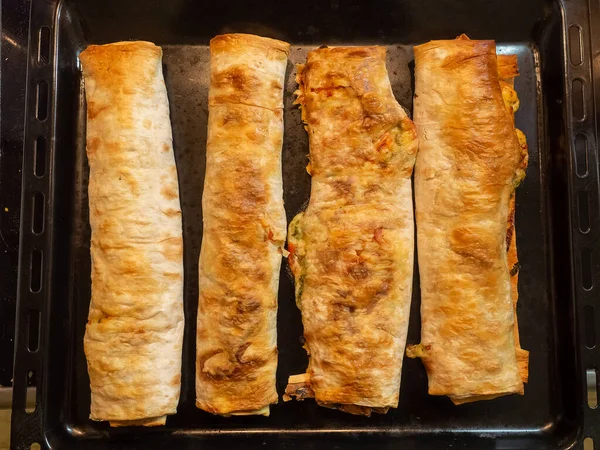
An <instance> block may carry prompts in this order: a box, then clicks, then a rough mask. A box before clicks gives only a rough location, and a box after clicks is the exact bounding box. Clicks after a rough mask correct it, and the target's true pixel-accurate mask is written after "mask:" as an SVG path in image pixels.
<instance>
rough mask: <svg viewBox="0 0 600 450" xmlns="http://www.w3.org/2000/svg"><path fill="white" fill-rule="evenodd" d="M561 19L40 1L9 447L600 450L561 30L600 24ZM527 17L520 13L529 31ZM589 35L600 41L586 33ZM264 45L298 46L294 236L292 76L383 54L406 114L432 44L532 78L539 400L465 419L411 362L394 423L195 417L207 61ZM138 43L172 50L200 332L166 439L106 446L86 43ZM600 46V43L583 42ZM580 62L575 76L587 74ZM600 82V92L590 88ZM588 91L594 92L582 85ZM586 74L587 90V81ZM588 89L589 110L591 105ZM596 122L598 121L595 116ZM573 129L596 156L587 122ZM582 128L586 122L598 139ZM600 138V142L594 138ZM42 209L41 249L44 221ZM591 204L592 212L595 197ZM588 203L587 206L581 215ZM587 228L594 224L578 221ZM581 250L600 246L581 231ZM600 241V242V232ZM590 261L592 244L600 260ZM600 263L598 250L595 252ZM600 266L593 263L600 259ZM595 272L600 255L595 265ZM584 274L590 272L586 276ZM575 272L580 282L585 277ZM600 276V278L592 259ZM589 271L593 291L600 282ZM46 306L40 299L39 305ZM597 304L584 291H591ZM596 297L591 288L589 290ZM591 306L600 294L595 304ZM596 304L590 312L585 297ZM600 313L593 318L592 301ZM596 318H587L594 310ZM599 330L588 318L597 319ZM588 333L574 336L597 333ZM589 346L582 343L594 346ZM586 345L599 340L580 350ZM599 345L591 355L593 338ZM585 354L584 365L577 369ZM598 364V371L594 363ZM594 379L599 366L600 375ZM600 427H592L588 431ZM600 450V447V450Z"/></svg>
mask: <svg viewBox="0 0 600 450" xmlns="http://www.w3.org/2000/svg"><path fill="white" fill-rule="evenodd" d="M568 3H569V6H568V7H567V9H566V10H564V9H563V6H562V5H561V4H560V3H558V2H555V1H551V0H532V1H529V2H520V1H517V0H508V1H506V0H505V1H491V0H486V1H476V0H471V1H467V0H465V1H462V2H457V1H455V0H444V1H431V2H429V1H418V2H417V1H412V0H395V1H392V0H386V1H380V2H373V1H371V2H369V1H359V0H351V1H344V0H331V1H330V2H321V1H316V0H315V1H309V2H304V3H303V5H302V6H301V7H299V6H297V5H292V4H289V5H288V4H287V3H286V2H279V1H275V0H266V1H264V2H262V4H261V6H260V7H258V6H256V5H255V4H254V3H253V2H242V1H241V0H240V1H237V0H235V1H229V2H222V3H218V2H196V1H191V0H189V1H188V0H176V1H171V2H159V1H145V2H141V1H128V2H120V1H116V0H107V1H102V2H99V1H78V2H64V3H62V4H61V5H60V6H58V10H57V5H56V4H55V3H54V2H53V1H42V0H34V2H33V6H32V19H31V20H32V21H31V38H30V48H29V54H30V59H31V60H30V64H29V76H28V89H29V91H28V102H27V105H28V108H29V110H28V113H27V132H26V142H25V148H26V151H25V156H24V162H23V171H24V172H23V173H24V177H25V183H24V185H23V186H24V191H23V211H26V212H28V213H27V214H25V213H24V214H23V224H22V249H21V260H20V261H21V263H20V272H19V273H20V297H19V327H18V331H17V333H18V345H17V347H18V348H17V358H16V367H15V376H16V378H15V401H14V409H13V443H14V446H15V448H29V445H30V444H31V443H32V442H34V441H37V442H39V443H41V444H43V445H46V446H48V447H56V448H61V449H62V448H126V447H127V448H137V447H139V448H196V447H198V448H217V447H219V446H222V445H229V446H232V448H302V449H305V448H363V447H365V446H367V447H369V448H390V449H391V448H400V447H401V448H404V449H417V448H418V449H424V448H432V449H440V448H446V447H448V446H450V445H452V446H453V447H454V448H469V449H477V450H481V449H487V448H490V449H491V448H567V447H570V446H572V445H577V446H581V445H582V441H583V437H585V436H588V435H592V436H594V434H593V433H594V431H595V428H594V427H592V420H593V417H592V416H591V414H596V412H595V411H592V410H590V409H589V408H588V407H587V405H585V401H586V400H585V399H586V394H587V392H586V390H585V389H586V387H585V383H584V381H583V380H584V379H583V374H584V373H585V368H586V367H585V366H583V365H581V364H580V363H581V362H582V361H583V360H584V359H585V361H586V362H589V361H592V359H591V356H587V355H584V356H582V353H585V349H584V346H580V345H579V343H580V340H579V335H578V333H579V332H580V330H581V329H582V326H581V324H579V325H580V326H579V327H578V321H577V314H578V312H579V313H581V312H582V311H583V310H581V309H579V306H580V305H579V303H578V301H577V300H578V299H579V298H580V294H581V289H580V288H579V287H580V286H581V284H582V279H581V275H580V274H582V273H585V274H586V275H585V280H583V282H584V284H585V283H588V284H589V282H590V280H589V279H588V278H590V277H591V282H592V285H593V280H594V277H595V276H596V274H598V273H599V272H600V268H599V267H596V266H593V267H589V268H583V267H579V266H578V264H580V261H579V260H578V259H577V258H575V259H574V260H572V255H579V253H577V251H578V250H579V249H580V247H576V246H577V245H578V241H577V239H578V238H573V239H571V231H572V229H575V230H576V229H577V226H578V225H577V223H578V222H574V221H572V220H571V219H570V218H574V219H573V220H580V219H579V218H581V217H582V216H581V214H580V213H581V211H580V210H579V209H578V207H577V206H575V205H576V204H578V203H577V202H575V203H574V202H573V201H570V199H571V198H573V199H575V198H578V197H576V196H574V195H576V194H575V187H574V184H573V183H572V179H573V175H572V170H573V165H572V164H571V161H572V158H571V153H570V151H571V148H572V145H571V139H572V136H571V131H567V130H568V129H570V128H569V126H567V124H570V121H571V120H572V117H571V114H572V112H573V111H575V112H576V113H579V111H580V109H579V108H580V105H575V106H574V107H571V103H570V102H569V100H570V95H571V94H570V91H569V92H565V89H564V86H570V84H568V81H569V78H568V77H570V76H571V74H570V72H569V71H568V68H566V65H567V64H569V62H568V61H567V55H566V53H565V50H563V49H564V48H565V47H564V45H565V44H566V42H565V36H564V33H565V30H568V28H565V24H564V23H563V17H566V20H567V22H568V21H569V20H571V21H572V20H575V18H577V20H583V21H585V24H584V25H582V26H581V29H582V30H583V32H585V30H587V29H589V17H588V13H587V11H583V10H582V11H578V10H576V11H575V13H574V14H575V15H573V13H572V12H571V11H573V10H574V9H576V7H574V6H572V5H573V4H575V5H582V4H585V2H583V1H578V0H569V2H568ZM517 11H518V13H517ZM43 26H47V27H49V29H50V30H51V35H52V36H53V40H52V43H51V44H52V45H51V47H52V48H51V50H50V58H49V61H50V62H49V63H48V64H44V63H42V64H39V63H38V62H36V58H37V54H38V49H37V42H38V38H37V36H38V34H37V33H38V31H39V29H40V27H43ZM586 27H587V28H586ZM231 31H239V32H253V33H258V34H262V35H267V36H271V37H276V38H281V39H284V40H287V41H289V42H291V44H292V52H291V55H290V64H289V65H288V74H287V82H286V93H285V108H286V109H285V136H284V146H283V174H284V200H285V206H286V212H287V216H288V220H290V219H291V218H292V217H293V216H294V215H295V214H296V213H297V212H298V211H299V210H300V209H301V208H302V207H303V206H304V205H305V203H306V201H307V199H308V195H309V187H310V178H309V176H308V174H307V173H306V171H305V169H304V168H305V166H306V163H307V159H306V154H307V153H308V141H307V136H306V133H305V131H304V130H303V127H302V125H301V122H300V114H299V110H298V109H296V108H295V107H293V105H292V102H293V96H292V95H293V91H294V90H295V88H296V85H295V82H294V67H293V64H295V63H299V62H303V61H304V59H305V56H306V52H307V51H308V50H309V49H311V48H314V47H315V46H318V45H321V44H344V45H361V44H367V43H379V44H382V45H386V46H387V48H388V70H389V74H390V79H391V81H392V85H393V89H394V93H395V95H396V98H397V99H398V101H399V102H400V103H401V104H402V105H403V106H404V107H405V108H407V109H408V110H410V109H411V108H412V89H413V75H412V68H411V65H412V45H414V44H416V43H420V42H423V41H426V40H429V39H436V38H453V37H455V36H456V35H458V34H460V33H463V32H465V33H467V34H469V35H470V36H471V37H472V38H475V39H483V38H491V39H496V40H497V41H498V42H499V50H500V51H501V52H503V53H516V54H517V55H518V57H519V67H520V71H521V76H520V77H519V78H517V80H516V89H517V92H518V93H519V96H520V99H521V109H520V110H519V112H518V113H517V116H516V122H517V126H518V127H519V128H521V129H522V130H523V131H524V132H525V134H526V135H527V138H528V142H529V147H530V162H529V168H528V171H527V178H526V179H525V181H524V183H523V185H522V186H521V187H520V188H519V190H518V191H517V218H516V226H517V243H518V246H519V254H520V260H521V272H520V286H519V290H520V302H519V310H518V315H519V324H520V330H521V339H522V345H523V347H524V348H526V349H528V350H529V351H530V352H531V361H530V382H529V384H528V385H527V386H526V389H525V395H524V396H522V397H520V396H509V397H504V398H500V399H496V400H493V401H488V402H478V403H473V404H467V405H462V406H460V407H455V406H453V405H452V403H451V402H450V401H449V400H448V399H447V398H439V397H432V396H428V395H427V378H426V374H425V370H424V368H423V367H422V364H421V363H420V362H419V361H417V360H405V363H404V369H403V377H402V387H401V392H400V405H399V407H398V409H397V410H392V411H390V412H389V413H388V414H387V415H375V416H373V417H371V418H366V417H357V416H351V415H347V414H344V413H341V412H339V411H334V410H328V409H325V408H319V407H317V406H316V404H315V403H314V402H312V401H305V402H289V403H282V402H280V403H279V404H278V405H277V406H275V407H273V408H272V411H271V416H270V417H268V418H264V417H232V418H222V417H215V416H212V415H210V414H207V413H204V412H202V411H200V410H198V409H196V408H195V406H194V342H195V317H196V302H197V281H198V279H197V264H198V263H197V260H198V254H199V248H200V242H201V238H202V220H201V218H202V211H201V196H202V185H203V178H204V163H205V159H204V151H205V143H206V128H207V113H208V107H207V93H208V82H209V80H208V70H209V69H208V61H209V53H208V47H207V44H208V41H209V39H210V38H211V37H212V36H214V35H215V34H218V33H222V32H231ZM128 39H146V40H152V41H154V42H156V43H157V44H159V45H162V46H163V49H164V59H163V62H164V67H165V79H166V84H167V90H168V94H169V100H170V108H171V121H172V124H173V134H174V148H175V157H176V161H177V166H178V173H179V182H180V187H181V201H182V211H183V224H184V246H185V250H184V263H185V273H186V277H185V291H184V294H185V295H184V301H185V312H186V330H185V340H184V355H183V369H182V373H183V379H182V395H181V402H180V405H179V409H178V414H177V415H175V416H172V417H169V419H168V421H167V425H166V427H162V428H156V429H111V428H109V427H108V425H107V424H105V423H94V422H92V421H90V420H89V419H88V415H89V396H90V391H89V384H88V382H89V380H88V377H87V371H86V364H85V357H84V354H83V345H82V340H83V333H84V330H85V323H86V317H87V310H88V305H89V298H90V255H89V237H90V229H89V223H88V205H87V180H88V167H87V161H86V158H85V104H84V97H83V87H82V83H81V76H80V72H79V68H78V61H77V55H78V53H79V52H80V51H81V50H82V49H83V48H85V46H86V45H88V44H89V43H104V42H112V41H118V40H128ZM588 39H589V35H588ZM590 55H591V53H590V52H589V48H586V49H585V53H584V54H583V57H582V58H583V61H582V62H581V63H580V65H578V66H577V67H583V66H586V67H589V58H590ZM590 73H591V72H590ZM584 75H585V74H584ZM584 75H582V74H578V75H577V76H578V77H579V79H582V80H584V81H588V82H589V80H590V78H589V77H590V74H588V75H587V78H585V76H584ZM40 81H46V82H47V83H48V84H49V86H50V87H51V89H50V92H49V97H48V102H49V105H48V112H49V113H48V117H47V118H46V119H45V120H39V119H37V118H36V117H35V111H36V110H39V107H38V105H37V104H36V101H37V100H36V99H37V97H38V96H37V95H35V92H36V89H37V84H38V82H40ZM589 89H591V88H590V86H589V85H586V88H585V90H584V96H583V97H584V99H587V98H589V94H590V90H589ZM586 108H587V109H586ZM583 109H584V111H587V114H588V115H587V116H586V118H584V120H580V124H581V125H578V126H579V127H580V128H582V129H583V130H584V131H582V132H588V133H590V135H589V141H591V142H592V143H594V142H595V134H594V133H595V129H593V127H592V125H593V124H592V123H591V122H590V121H589V120H588V119H589V118H590V117H593V118H594V119H595V116H594V114H593V104H592V106H591V107H590V106H583ZM586 120H587V121H586ZM594 124H595V122H594ZM39 136H44V137H45V138H46V139H47V142H48V143H49V144H48V150H47V153H48V162H49V164H48V168H47V170H46V172H45V174H44V175H43V176H41V177H40V176H35V175H33V172H34V167H35V161H34V158H33V149H34V146H35V142H36V140H37V139H38V137H39ZM588 153H589V155H590V156H589V161H588V169H589V170H588V174H587V175H586V177H587V178H586V180H587V183H588V184H587V186H592V187H593V188H594V189H596V186H597V185H596V183H597V175H596V173H597V170H596V160H595V158H592V157H593V156H594V155H595V145H590V147H589V148H588ZM594 189H590V190H589V192H590V194H589V197H588V199H589V198H591V199H592V200H591V201H589V202H588V208H587V209H586V210H587V211H588V215H589V217H588V225H589V226H588V228H590V229H592V228H593V229H594V230H595V228H594V227H596V226H597V224H598V221H599V219H598V205H597V195H596V194H592V193H591V192H592V191H593V190H594ZM36 193H43V194H44V196H45V197H44V199H45V200H44V208H45V209H44V214H43V216H42V217H41V219H39V218H38V219H39V220H42V223H43V224H44V226H43V230H42V231H41V232H40V233H37V234H36V233H33V231H32V230H31V228H32V225H33V223H34V222H35V220H34V217H32V216H33V213H29V211H33V207H32V201H33V198H34V196H35V194H36ZM582 199H583V197H582ZM582 199H580V203H581V201H583V200H582ZM583 219H584V220H585V217H583ZM584 231H585V233H580V234H581V235H582V236H583V235H586V233H587V235H589V233H590V232H589V231H587V229H586V230H584ZM594 232H596V231H594ZM590 245H591V244H590ZM594 245H595V246H598V244H594ZM589 248H590V250H593V249H594V248H595V247H594V246H593V245H591V246H590V247H589ZM35 251H39V252H41V253H42V255H43V256H42V258H41V262H40V263H41V266H40V267H41V280H40V283H39V284H40V290H39V292H33V291H36V289H35V284H36V283H37V281H32V280H36V275H35V267H34V266H35V264H33V265H32V263H31V261H33V260H34V259H32V254H33V253H32V252H35ZM597 255H599V256H600V253H597ZM586 257H587V256H586ZM572 261H573V262H572ZM592 261H595V263H596V264H598V259H595V260H594V259H592ZM588 271H589V273H590V274H591V275H590V277H588V276H587V275H588ZM32 286H33V289H32ZM585 286H586V287H589V286H587V284H585ZM591 291H593V288H592V289H591ZM585 292H590V290H589V289H588V291H585ZM591 295H593V294H590V296H591ZM589 301H591V300H589ZM419 303H420V302H419V289H418V273H415V286H414V295H413V304H412V310H411V319H410V329H409V338H408V339H409V342H411V343H416V342H419V328H420V317H419ZM31 311H39V313H40V314H41V321H40V323H41V331H40V339H39V350H37V351H30V350H29V349H28V345H29V346H31V342H30V341H31V336H30V329H31V319H30V314H31ZM587 311H589V310H587ZM592 311H593V310H592ZM582 318H583V317H582V316H580V320H579V322H581V320H582ZM592 323H593V322H592ZM581 333H583V331H581ZM278 335H279V337H278V347H279V369H278V390H279V392H280V393H282V392H283V388H284V386H285V382H286V379H287V376H288V375H290V374H294V373H299V372H301V371H303V370H304V369H305V367H306V363H307V357H306V354H305V352H304V350H303V349H302V348H301V343H300V339H301V336H302V327H301V321H300V314H299V312H298V310H297V309H296V306H295V303H294V294H293V285H292V282H291V278H290V276H289V275H288V274H287V270H286V265H285V264H284V267H283V268H282V276H281V283H280V295H279V314H278ZM582 336H584V337H585V335H582ZM594 339H595V337H594ZM580 349H581V351H580ZM586 358H587V359H586ZM591 367H593V366H591ZM32 372H33V373H34V374H35V379H36V380H37V382H38V386H39V389H38V398H37V408H36V410H35V412H33V413H32V414H27V413H25V412H24V398H25V396H24V391H23V388H24V386H25V384H26V380H27V379H28V378H29V374H31V373H32ZM590 411H592V412H590ZM597 437H599V438H600V435H599V436H597ZM599 442H600V441H599ZM597 445H598V444H597Z"/></svg>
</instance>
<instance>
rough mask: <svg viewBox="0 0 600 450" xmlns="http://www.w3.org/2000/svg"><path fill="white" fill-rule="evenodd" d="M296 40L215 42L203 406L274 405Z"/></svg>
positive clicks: (202, 320) (203, 274) (206, 201)
mask: <svg viewBox="0 0 600 450" xmlns="http://www.w3.org/2000/svg"><path fill="white" fill-rule="evenodd" d="M288 53H289V44H287V43H285V42H281V41H277V40H274V39H268V38H263V37H259V36H253V35H247V34H226V35H221V36H217V37H215V38H214V39H212V40H211V42H210V54H211V61H210V69H211V81H210V90H209V119H208V142H207V146H206V178H205V181H204V193H203V195H202V209H203V219H204V231H203V236H202V249H201V252H200V268H199V289H200V293H199V301H198V331H197V343H196V406H197V407H199V408H202V409H203V410H205V411H208V412H211V413H213V414H222V415H232V414H233V415H240V414H262V415H268V414H269V405H270V404H272V403H277V391H276V389H275V372H276V370H277V320H276V319H277V290H278V285H279V271H280V267H281V259H282V251H283V245H284V243H285V236H286V218H285V211H284V208H283V187H282V175H281V147H282V141H283V85H284V77H285V70H286V65H287V56H288Z"/></svg>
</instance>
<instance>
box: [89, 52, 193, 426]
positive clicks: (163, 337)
mask: <svg viewBox="0 0 600 450" xmlns="http://www.w3.org/2000/svg"><path fill="white" fill-rule="evenodd" d="M161 56H162V51H161V49H160V47H157V46H155V45H154V44H152V43H150V42H119V43H116V44H109V45H102V46H98V45H92V46H90V47H88V48H87V49H86V50H85V51H84V52H82V53H81V55H80V59H81V63H82V68H83V75H84V80H85V92H86V99H87V137H86V138H87V157H88V161H89V165H90V180H89V187H88V194H89V206H90V225H91V228H92V239H91V256H92V298H91V303H90V310H89V317H88V323H87V326H86V333H85V338H84V348H85V354H86V357H87V363H88V372H89V375H90V384H91V393H92V403H91V415H90V417H91V418H92V419H93V420H108V421H110V424H111V425H112V426H128V425H146V426H154V425H161V424H164V421H165V419H166V415H167V414H174V413H175V412H176V408H177V403H178V401H179V390H180V384H181V349H182V341H183V241H182V236H181V210H180V206H179V188H178V183H177V171H176V168H175V160H174V156H173V146H172V137H171V124H170V120H169V106H168V99H167V92H166V88H165V85H164V81H163V76H162V61H161Z"/></svg>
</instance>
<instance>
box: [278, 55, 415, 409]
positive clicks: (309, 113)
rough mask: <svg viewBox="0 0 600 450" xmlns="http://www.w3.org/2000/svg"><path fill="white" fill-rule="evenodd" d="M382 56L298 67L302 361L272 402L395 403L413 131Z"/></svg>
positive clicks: (408, 277)
mask: <svg viewBox="0 0 600 450" xmlns="http://www.w3.org/2000/svg"><path fill="white" fill-rule="evenodd" d="M385 59H386V51H385V48H383V47H347V48H320V49H318V50H313V51H311V52H310V53H309V54H308V58H307V61H306V64H305V65H303V66H299V67H298V75H297V80H298V83H299V91H298V103H299V104H300V105H301V108H302V117H303V120H304V122H305V124H306V129H307V131H308V136H309V143H310V165H309V168H308V170H309V172H310V173H311V175H312V188H311V196H310V202H309V205H308V208H307V209H306V211H305V212H303V213H300V214H298V215H297V216H296V218H295V219H294V220H293V221H292V223H291V224H290V226H289V233H288V236H289V237H288V242H289V244H288V246H289V250H290V253H291V254H290V258H289V261H290V266H291V268H292V271H293V273H294V277H295V281H296V302H297V305H298V307H299V308H300V310H301V312H302V322H303V324H304V337H305V340H306V343H305V348H306V350H307V352H308V355H309V365H308V369H307V372H306V374H302V375H295V376H292V377H290V380H289V385H288V388H287V389H286V396H285V397H284V399H289V398H290V397H291V396H295V397H297V398H300V399H302V398H305V397H312V396H314V398H315V399H316V401H317V403H318V404H319V405H322V406H326V407H331V408H338V409H341V410H343V411H346V412H349V413H353V414H366V415H370V414H371V412H372V411H375V412H380V413H384V412H386V411H387V409H388V408H390V407H391V408H395V407H396V406H397V405H398V396H399V388H400V374H401V370H402V357H403V353H404V346H405V342H406V333H407V326H408V318H409V310H410V300H411V288H412V276H413V247H414V236H413V229H414V222H413V205H412V189H411V181H410V177H411V174H412V169H413V164H414V160H415V153H416V150H417V140H416V131H415V128H414V125H413V123H412V122H411V120H410V119H409V118H408V117H407V115H406V113H405V112H404V110H403V109H402V107H401V106H400V105H399V104H398V103H397V102H396V99H395V98H394V95H393V93H392V89H391V85H390V81H389V79H388V74H387V70H386V66H385Z"/></svg>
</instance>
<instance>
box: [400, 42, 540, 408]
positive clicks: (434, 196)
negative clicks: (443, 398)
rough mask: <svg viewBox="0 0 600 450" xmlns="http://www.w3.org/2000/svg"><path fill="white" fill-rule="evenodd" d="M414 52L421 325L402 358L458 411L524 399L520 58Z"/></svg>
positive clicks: (477, 50) (435, 48) (448, 45)
mask: <svg viewBox="0 0 600 450" xmlns="http://www.w3.org/2000/svg"><path fill="white" fill-rule="evenodd" d="M414 52H415V81H416V86H415V100H414V120H415V124H416V125H417V130H418V134H419V153H418V156H417V162H416V166H415V201H416V218H417V242H418V250H419V251H418V255H419V273H420V282H421V320H422V329H421V344H420V345H418V346H415V347H412V348H409V352H408V353H409V355H411V356H419V357H420V358H421V359H422V360H423V363H424V364H425V367H426V369H427V374H428V378H429V393H430V394H431V395H447V396H449V397H450V399H451V400H452V401H453V402H454V403H455V404H460V403H465V402H472V401H476V400H485V399H491V398H495V397H498V396H501V395H506V394H515V393H516V394H522V393H523V381H526V380H527V361H528V358H527V357H528V353H527V352H526V351H524V350H522V349H521V348H520V345H519V340H518V331H517V325H516V313H515V309H514V308H515V305H516V300H517V272H518V265H517V259H516V258H517V256H516V243H515V234H514V193H515V188H516V186H517V185H518V184H519V183H520V181H521V180H522V179H523V178H524V176H525V168H526V165H527V144H526V142H525V139H524V136H523V134H522V133H521V132H520V131H519V130H516V129H515V126H514V112H515V111H516V109H517V108H518V104H519V103H518V97H517V94H516V92H515V91H514V89H513V87H512V78H513V77H514V76H516V75H517V74H518V71H517V64H516V57H515V56H514V55H511V56H503V57H497V56H496V46H495V43H494V41H472V40H469V39H468V38H467V37H466V36H461V37H460V38H458V39H456V40H448V41H432V42H429V43H427V44H423V45H419V46H417V47H415V49H414ZM511 275H512V280H511Z"/></svg>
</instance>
